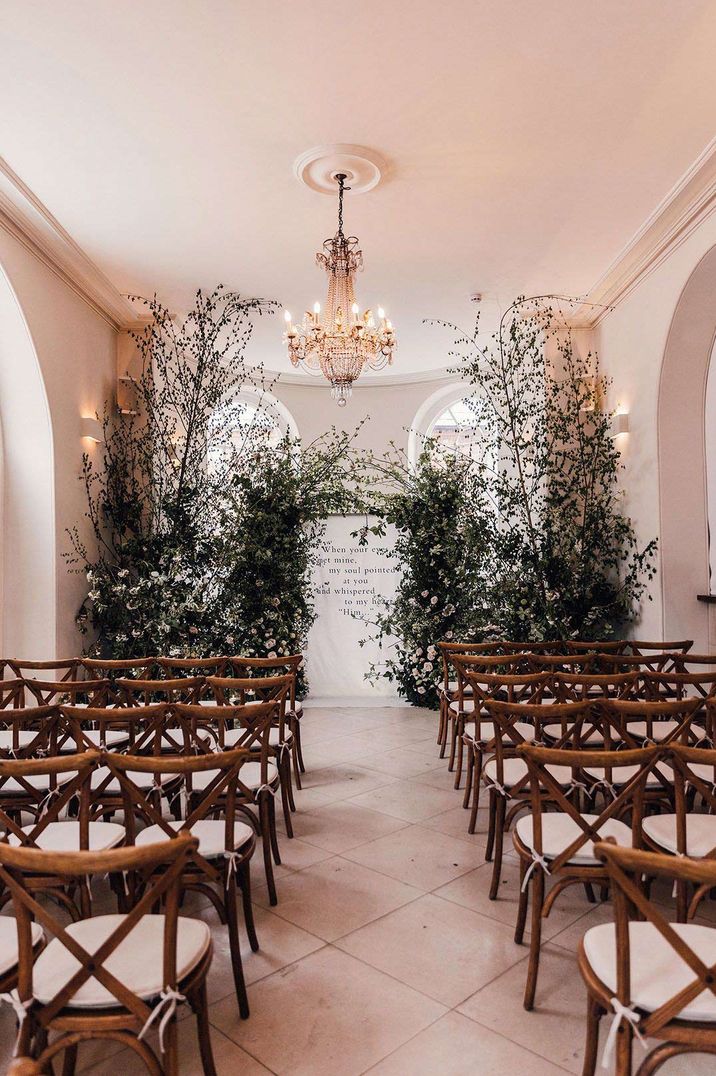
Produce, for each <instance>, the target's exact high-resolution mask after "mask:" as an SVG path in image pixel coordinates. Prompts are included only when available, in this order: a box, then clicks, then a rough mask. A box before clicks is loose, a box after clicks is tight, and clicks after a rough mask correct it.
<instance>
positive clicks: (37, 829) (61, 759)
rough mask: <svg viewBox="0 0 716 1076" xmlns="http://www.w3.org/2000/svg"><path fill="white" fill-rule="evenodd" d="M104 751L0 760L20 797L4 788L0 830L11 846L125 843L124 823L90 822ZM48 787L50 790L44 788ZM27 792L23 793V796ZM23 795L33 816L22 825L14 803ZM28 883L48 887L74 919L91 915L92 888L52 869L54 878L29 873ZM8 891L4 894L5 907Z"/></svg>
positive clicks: (0, 774) (0, 777)
mask: <svg viewBox="0 0 716 1076" xmlns="http://www.w3.org/2000/svg"><path fill="white" fill-rule="evenodd" d="M99 757H100V756H99V752H97V751H85V752H83V753H82V754H77V755H61V756H57V757H56V758H43V759H16V760H8V761H0V782H3V787H6V785H7V784H8V783H13V784H14V785H15V786H17V788H18V794H17V795H16V796H15V797H12V796H8V797H7V798H6V797H3V795H2V788H0V832H1V833H2V837H3V839H4V840H7V841H9V842H10V844H20V845H22V846H23V847H26V848H39V849H42V850H44V851H47V852H79V851H88V850H89V849H92V850H93V851H101V850H105V849H107V848H114V847H116V846H117V845H119V844H122V843H123V842H124V838H125V831H124V826H122V825H118V824H117V823H114V822H96V821H90V803H91V783H92V775H93V773H94V772H95V770H96V768H97V765H98V760H99ZM45 789H49V790H50V791H49V792H45ZM20 790H22V791H23V792H24V796H22V792H20ZM19 797H22V798H23V799H24V800H25V803H24V805H23V807H22V812H25V813H26V814H30V815H31V816H33V821H32V822H31V823H30V824H25V825H23V824H22V812H21V811H20V810H18V809H17V807H16V806H15V804H14V803H13V798H14V799H15V800H17V799H18V798H19ZM28 885H29V887H30V888H31V889H32V890H33V892H35V891H40V890H42V891H46V892H49V894H50V895H51V896H52V897H53V898H54V899H55V900H56V901H57V902H58V903H60V904H61V905H62V906H63V907H65V908H66V910H67V911H68V912H69V914H70V916H71V918H72V919H73V920H77V919H79V918H81V917H82V916H87V915H89V914H90V910H91V897H92V894H91V890H90V887H89V885H79V884H78V883H77V880H76V879H67V878H62V877H60V876H58V875H57V874H56V873H55V872H52V873H51V874H50V875H49V876H46V877H45V876H32V877H28ZM7 897H8V894H7V893H5V894H3V895H2V896H1V897H0V905H2V904H4V903H5V901H6V900H7Z"/></svg>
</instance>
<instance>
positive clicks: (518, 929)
mask: <svg viewBox="0 0 716 1076" xmlns="http://www.w3.org/2000/svg"><path fill="white" fill-rule="evenodd" d="M526 874H527V863H526V861H525V860H524V859H522V858H521V857H520V902H519V904H518V906H517V923H516V924H515V944H516V945H522V940H523V938H524V936H525V923H526V922H527V905H528V903H529V892H528V890H529V883H528V884H527V885H526V886H525V887H524V889H523V888H522V887H523V884H524V880H525V875H526Z"/></svg>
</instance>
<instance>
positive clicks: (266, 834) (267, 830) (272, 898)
mask: <svg viewBox="0 0 716 1076" xmlns="http://www.w3.org/2000/svg"><path fill="white" fill-rule="evenodd" d="M269 800H270V801H271V802H273V796H272V795H271V793H270V792H264V793H262V795H261V797H260V800H259V821H260V826H261V844H262V847H263V853H264V871H265V873H266V886H267V888H268V893H269V903H270V904H271V905H272V906H273V905H275V904H278V897H277V896H276V882H275V881H274V876H273V858H272V856H271V821H270V810H271V808H270V805H269V802H268V801H269Z"/></svg>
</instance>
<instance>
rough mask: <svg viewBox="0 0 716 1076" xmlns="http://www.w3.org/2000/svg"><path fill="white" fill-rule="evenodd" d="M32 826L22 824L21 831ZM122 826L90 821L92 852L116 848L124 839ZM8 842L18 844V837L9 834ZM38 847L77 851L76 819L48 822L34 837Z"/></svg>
mask: <svg viewBox="0 0 716 1076" xmlns="http://www.w3.org/2000/svg"><path fill="white" fill-rule="evenodd" d="M34 828H35V827H34V826H23V827H22V832H23V833H32V831H33V829H34ZM124 833H125V830H124V826H120V825H118V823H116V822H90V823H89V834H88V837H89V848H90V850H91V851H93V852H102V851H105V849H107V848H116V847H117V845H119V844H121V843H122V841H123V840H124ZM9 843H10V844H19V843H20V841H19V838H17V837H16V836H15V834H14V833H11V834H10V840H9ZM35 844H36V845H37V847H38V848H44V849H45V851H47V852H79V850H80V824H79V822H76V821H66V822H48V824H47V825H46V826H45V828H44V829H43V831H42V833H40V834H38V836H37V837H36V838H35Z"/></svg>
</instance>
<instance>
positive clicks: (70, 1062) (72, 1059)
mask: <svg viewBox="0 0 716 1076" xmlns="http://www.w3.org/2000/svg"><path fill="white" fill-rule="evenodd" d="M76 1065H77V1043H76V1042H73V1043H72V1045H71V1046H68V1047H67V1049H66V1050H65V1052H64V1057H63V1058H62V1076H74V1072H75V1066H76Z"/></svg>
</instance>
